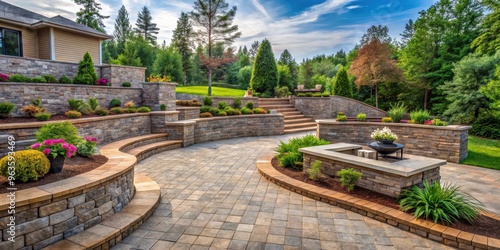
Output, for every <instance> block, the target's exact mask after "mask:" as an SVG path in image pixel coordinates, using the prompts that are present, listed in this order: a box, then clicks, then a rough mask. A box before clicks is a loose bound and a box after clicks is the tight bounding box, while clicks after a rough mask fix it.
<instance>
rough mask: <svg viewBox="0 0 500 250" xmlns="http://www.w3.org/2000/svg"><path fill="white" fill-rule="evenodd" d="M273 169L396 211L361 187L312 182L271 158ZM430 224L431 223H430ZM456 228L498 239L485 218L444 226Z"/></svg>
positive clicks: (391, 201)
mask: <svg viewBox="0 0 500 250" xmlns="http://www.w3.org/2000/svg"><path fill="white" fill-rule="evenodd" d="M271 164H272V165H273V167H274V168H275V169H276V170H278V171H279V172H280V173H282V174H284V175H287V176H289V177H291V178H293V179H296V180H299V181H302V182H305V183H308V184H311V185H315V186H318V187H322V188H326V189H329V190H333V191H335V192H339V193H345V194H349V195H352V196H354V197H356V198H359V199H364V200H368V201H371V202H375V203H378V204H381V205H384V206H387V207H390V208H394V209H398V210H399V204H398V203H397V202H396V199H395V198H393V197H390V196H387V195H383V194H380V193H377V192H374V191H371V190H368V189H365V188H362V187H356V188H355V189H354V190H353V191H351V192H350V193H349V192H348V191H347V190H346V189H344V188H343V187H342V186H340V182H339V181H337V180H335V179H334V178H327V177H322V178H320V180H319V181H313V180H311V179H309V177H308V176H307V174H306V173H304V172H302V171H297V170H294V169H290V168H284V167H280V166H279V161H278V159H276V157H275V158H273V159H272V161H271ZM429 221H431V220H429ZM431 222H432V221H431ZM446 226H451V227H453V228H456V229H458V230H462V231H465V232H469V233H473V234H479V235H484V236H488V237H492V238H496V239H500V221H498V220H495V219H492V218H490V217H487V216H480V217H479V218H478V219H477V220H476V222H475V223H474V224H473V225H470V224H467V223H465V222H457V223H456V224H454V225H446Z"/></svg>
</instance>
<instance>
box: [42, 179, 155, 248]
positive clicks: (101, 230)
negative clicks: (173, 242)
mask: <svg viewBox="0 0 500 250" xmlns="http://www.w3.org/2000/svg"><path fill="white" fill-rule="evenodd" d="M134 185H135V190H136V192H135V195H134V198H133V199H132V200H131V201H130V202H129V204H128V205H127V206H126V207H124V208H123V209H122V210H120V211H119V212H118V213H115V214H114V215H112V216H110V217H109V218H107V219H106V220H104V221H101V223H99V224H98V225H95V226H93V227H91V228H89V229H86V230H85V231H82V232H80V233H78V234H76V235H73V236H71V237H68V238H66V239H64V240H62V241H59V242H57V243H55V244H52V245H50V246H48V247H45V248H43V249H46V250H60V249H64V250H76V249H78V250H80V249H109V248H111V247H113V246H114V245H116V244H117V243H119V242H120V241H121V240H122V239H124V238H125V237H127V236H128V235H130V234H131V233H132V232H133V231H134V229H137V228H138V226H139V225H141V224H142V223H144V222H145V221H146V220H147V219H148V218H149V217H150V216H151V214H153V212H154V210H155V209H156V207H157V206H158V204H159V202H160V194H161V192H160V186H159V185H158V184H157V183H156V182H155V181H153V180H152V179H151V178H150V177H148V176H145V175H141V174H135V176H134Z"/></svg>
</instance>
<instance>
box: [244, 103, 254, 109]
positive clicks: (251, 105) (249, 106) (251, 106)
mask: <svg viewBox="0 0 500 250" xmlns="http://www.w3.org/2000/svg"><path fill="white" fill-rule="evenodd" d="M245 107H246V108H247V109H253V102H247V104H245Z"/></svg>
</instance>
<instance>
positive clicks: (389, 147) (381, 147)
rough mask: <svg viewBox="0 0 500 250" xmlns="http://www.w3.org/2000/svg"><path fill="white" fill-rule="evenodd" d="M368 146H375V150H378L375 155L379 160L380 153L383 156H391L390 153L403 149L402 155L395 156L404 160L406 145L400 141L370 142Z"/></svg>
mask: <svg viewBox="0 0 500 250" xmlns="http://www.w3.org/2000/svg"><path fill="white" fill-rule="evenodd" d="M368 147H370V148H373V149H374V150H375V151H377V154H376V156H375V159H377V160H378V154H381V155H382V157H390V156H389V154H392V153H395V152H397V151H401V157H394V158H396V159H400V160H403V148H404V147H405V145H403V144H400V143H390V144H386V143H380V142H376V141H374V142H369V143H368Z"/></svg>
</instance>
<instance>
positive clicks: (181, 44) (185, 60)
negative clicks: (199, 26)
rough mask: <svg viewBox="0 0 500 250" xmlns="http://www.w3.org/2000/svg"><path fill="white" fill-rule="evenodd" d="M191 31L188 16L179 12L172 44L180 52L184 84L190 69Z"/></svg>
mask: <svg viewBox="0 0 500 250" xmlns="http://www.w3.org/2000/svg"><path fill="white" fill-rule="evenodd" d="M192 33H193V27H192V25H191V23H190V22H189V16H188V14H187V13H185V12H181V16H180V17H179V19H178V20H177V27H176V28H175V30H174V33H173V35H172V45H173V46H174V47H175V49H176V50H177V51H179V53H180V54H181V57H182V72H183V75H184V77H183V83H184V84H186V82H187V81H188V78H190V77H189V75H190V71H191V67H192V66H191V60H190V57H191V54H192V53H191V46H192V42H191V39H192V38H191V36H192Z"/></svg>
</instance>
